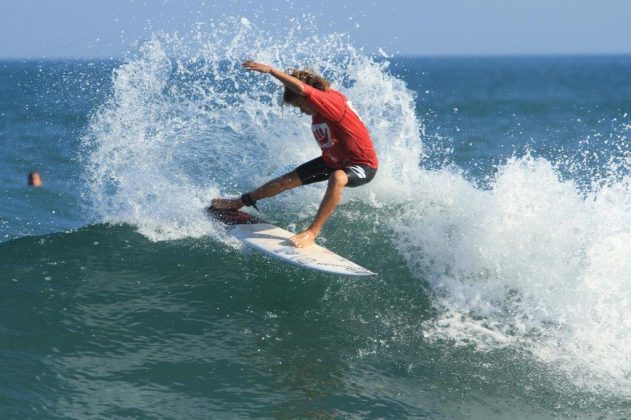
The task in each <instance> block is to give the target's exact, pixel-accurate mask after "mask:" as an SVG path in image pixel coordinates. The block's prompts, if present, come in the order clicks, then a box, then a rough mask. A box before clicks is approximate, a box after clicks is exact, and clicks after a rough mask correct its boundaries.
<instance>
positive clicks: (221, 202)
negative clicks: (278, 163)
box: [211, 171, 302, 210]
mask: <svg viewBox="0 0 631 420" xmlns="http://www.w3.org/2000/svg"><path fill="white" fill-rule="evenodd" d="M300 185H302V183H301V182H300V178H299V177H298V174H297V173H296V171H292V172H289V173H287V174H285V175H283V176H280V177H278V178H275V179H272V180H271V181H269V182H266V183H265V184H263V185H261V186H260V187H258V188H257V189H255V190H253V191H251V192H249V193H248V194H249V196H250V200H251V202H256V201H257V200H261V199H263V198H269V197H273V196H275V195H277V194H280V193H281V192H283V191H285V190H289V189H291V188H296V187H299V186H300ZM242 197H243V196H241V197H236V198H215V199H213V200H212V202H211V205H212V206H213V207H215V208H217V209H222V210H225V209H240V208H241V207H243V206H244V205H246V204H247V205H251V202H250V204H248V203H244V202H243V199H242Z"/></svg>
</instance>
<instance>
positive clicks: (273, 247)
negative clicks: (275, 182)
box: [208, 208, 376, 276]
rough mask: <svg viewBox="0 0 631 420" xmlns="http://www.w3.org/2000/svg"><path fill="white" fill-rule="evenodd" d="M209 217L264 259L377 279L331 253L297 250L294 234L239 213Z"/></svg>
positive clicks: (319, 248)
mask: <svg viewBox="0 0 631 420" xmlns="http://www.w3.org/2000/svg"><path fill="white" fill-rule="evenodd" d="M208 213H209V214H210V215H211V216H212V217H214V218H215V219H217V220H219V221H220V222H222V223H224V224H225V225H226V230H227V231H228V233H229V234H230V235H232V236H234V237H235V238H237V239H240V240H241V241H243V242H244V243H245V244H246V245H248V246H250V247H252V248H254V249H256V250H257V251H260V252H261V253H263V254H265V255H269V256H271V257H274V258H277V259H279V260H281V261H284V262H286V263H289V264H293V265H297V266H299V267H304V268H310V269H313V270H318V271H324V272H326V273H334V274H344V275H349V276H374V275H375V274H376V273H373V272H372V271H370V270H367V269H365V268H364V267H362V266H360V265H357V264H355V263H354V262H352V261H350V260H347V259H346V258H344V257H341V256H339V255H337V254H336V253H334V252H332V251H329V250H328V249H326V248H324V247H322V246H320V245H317V244H313V245H311V246H308V247H305V248H296V247H295V246H294V245H293V244H292V243H291V242H289V238H291V237H292V236H294V234H293V233H291V232H289V231H287V230H285V229H281V228H279V227H278V226H274V225H272V224H271V223H267V222H266V221H264V220H261V219H259V218H257V217H254V216H252V215H251V214H248V213H245V212H242V211H238V210H216V209H213V208H209V209H208Z"/></svg>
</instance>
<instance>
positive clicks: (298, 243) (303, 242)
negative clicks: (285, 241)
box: [289, 229, 317, 248]
mask: <svg viewBox="0 0 631 420" xmlns="http://www.w3.org/2000/svg"><path fill="white" fill-rule="evenodd" d="M316 236H317V234H316V233H315V232H314V231H313V230H311V229H307V230H305V231H303V232H300V233H299V234H297V235H295V236H292V237H291V238H289V242H291V243H292V244H294V246H295V247H297V248H305V247H308V246H311V245H313V243H314V242H315V238H316Z"/></svg>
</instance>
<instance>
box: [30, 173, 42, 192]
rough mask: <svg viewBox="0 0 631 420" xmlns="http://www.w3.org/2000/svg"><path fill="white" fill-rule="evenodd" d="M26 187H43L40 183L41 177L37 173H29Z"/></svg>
mask: <svg viewBox="0 0 631 420" xmlns="http://www.w3.org/2000/svg"><path fill="white" fill-rule="evenodd" d="M28 185H30V186H31V187H36V188H39V187H41V186H42V185H44V182H43V181H42V175H41V174H40V173H39V172H37V171H33V172H30V173H29V174H28Z"/></svg>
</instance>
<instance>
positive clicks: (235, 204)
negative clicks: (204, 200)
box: [210, 197, 243, 210]
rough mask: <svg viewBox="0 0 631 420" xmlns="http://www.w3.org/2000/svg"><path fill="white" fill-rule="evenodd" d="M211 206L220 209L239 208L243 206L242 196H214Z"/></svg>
mask: <svg viewBox="0 0 631 420" xmlns="http://www.w3.org/2000/svg"><path fill="white" fill-rule="evenodd" d="M210 205H211V207H214V208H216V209H219V210H233V209H234V210H237V209H240V208H241V207H243V202H242V201H241V198H240V197H237V198H213V199H212V201H211V202H210Z"/></svg>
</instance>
